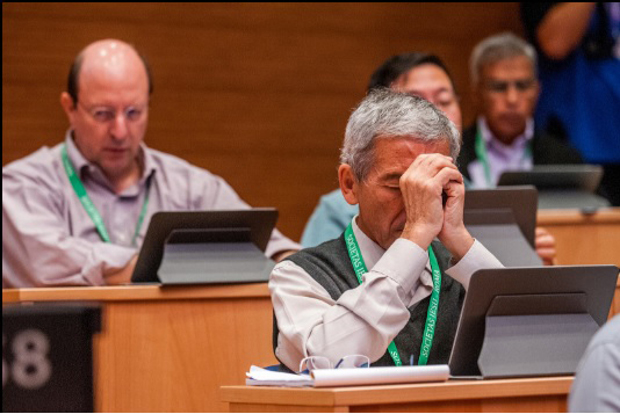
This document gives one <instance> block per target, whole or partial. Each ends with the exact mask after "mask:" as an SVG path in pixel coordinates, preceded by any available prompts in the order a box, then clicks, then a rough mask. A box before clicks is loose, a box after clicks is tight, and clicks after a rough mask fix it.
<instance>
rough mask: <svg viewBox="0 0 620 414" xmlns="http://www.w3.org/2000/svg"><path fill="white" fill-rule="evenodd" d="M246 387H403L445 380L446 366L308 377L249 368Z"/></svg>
mask: <svg viewBox="0 0 620 414" xmlns="http://www.w3.org/2000/svg"><path fill="white" fill-rule="evenodd" d="M246 376H247V377H248V378H247V379H246V382H245V383H246V385H279V386H286V387H338V386H347V385H373V384H406V383H414V382H434V381H447V380H448V377H449V376H450V369H449V368H448V366H447V365H424V366H420V365H418V366H402V367H370V368H340V369H317V370H313V371H311V372H310V375H297V374H287V373H283V372H273V371H268V370H266V369H263V368H259V367H257V366H254V365H252V367H251V368H250V372H247V373H246Z"/></svg>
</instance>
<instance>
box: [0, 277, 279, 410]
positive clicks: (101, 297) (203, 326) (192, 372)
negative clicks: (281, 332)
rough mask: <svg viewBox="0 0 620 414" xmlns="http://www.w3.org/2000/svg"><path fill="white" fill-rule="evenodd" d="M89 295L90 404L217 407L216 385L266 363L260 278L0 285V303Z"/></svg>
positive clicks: (265, 306) (267, 306) (266, 311)
mask: <svg viewBox="0 0 620 414" xmlns="http://www.w3.org/2000/svg"><path fill="white" fill-rule="evenodd" d="M49 301H96V302H100V303H102V305H103V330H102V333H101V334H100V335H98V336H97V337H96V339H95V367H94V368H95V409H96V410H97V411H100V412H162V411H164V412H173V411H175V412H179V411H180V412H196V411H199V412H208V411H211V412H214V411H215V412H222V411H225V410H226V409H227V405H226V404H225V403H223V402H221V401H220V399H219V395H218V392H219V388H220V386H222V385H232V384H242V383H244V381H245V372H246V371H247V370H248V369H249V367H250V365H251V364H257V365H263V366H264V365H271V364H274V363H275V362H276V361H275V358H274V356H273V351H272V348H271V332H272V319H271V318H272V311H271V300H270V297H269V292H268V289H267V285H266V284H250V285H236V286H193V287H168V288H160V287H159V286H155V285H149V286H122V287H88V288H49V289H43V288H40V289H18V290H4V289H3V291H2V303H3V304H7V303H24V302H49Z"/></svg>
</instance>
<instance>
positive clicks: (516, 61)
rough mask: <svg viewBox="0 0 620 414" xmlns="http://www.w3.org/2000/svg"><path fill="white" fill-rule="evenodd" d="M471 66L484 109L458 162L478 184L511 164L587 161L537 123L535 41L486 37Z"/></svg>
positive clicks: (491, 182)
mask: <svg viewBox="0 0 620 414" xmlns="http://www.w3.org/2000/svg"><path fill="white" fill-rule="evenodd" d="M470 72H471V73H470V77H471V84H472V87H473V94H474V101H475V103H476V104H477V107H478V111H479V113H480V115H479V116H478V119H477V121H476V123H475V124H474V125H472V126H470V127H469V128H466V129H465V130H464V131H463V150H462V151H461V154H460V157H459V159H458V166H459V168H460V169H461V173H462V174H463V176H465V178H466V179H469V180H470V182H471V183H472V187H473V188H493V187H495V186H496V185H497V182H498V181H499V178H500V176H501V175H502V173H503V172H504V171H507V170H531V169H532V166H533V165H538V164H576V163H581V162H582V161H581V157H580V156H579V153H578V152H577V151H576V150H575V149H573V148H571V147H569V146H568V145H567V144H565V143H563V142H561V141H560V140H559V139H557V138H556V137H554V136H551V135H549V134H547V133H544V132H542V131H539V130H537V129H536V128H535V125H534V120H533V114H534V110H535V109H536V103H537V101H538V95H539V92H540V85H539V83H538V79H537V72H536V51H535V50H534V47H532V45H530V44H529V43H527V42H526V41H525V40H523V39H521V38H519V37H517V36H515V35H514V34H512V33H508V32H507V33H500V34H498V35H494V36H490V37H488V38H486V39H483V40H482V41H481V42H480V43H478V45H476V47H475V48H474V50H473V51H472V54H471V58H470ZM547 264H551V263H547Z"/></svg>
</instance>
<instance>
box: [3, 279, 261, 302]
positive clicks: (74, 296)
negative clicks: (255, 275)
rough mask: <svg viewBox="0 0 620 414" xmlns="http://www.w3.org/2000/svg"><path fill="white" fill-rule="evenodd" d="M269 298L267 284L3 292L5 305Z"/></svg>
mask: <svg viewBox="0 0 620 414" xmlns="http://www.w3.org/2000/svg"><path fill="white" fill-rule="evenodd" d="M261 297H266V298H268V297H269V289H268V288H267V284H266V283H255V284H239V285H202V286H197V285H196V286H161V285H158V284H152V285H150V284H149V285H127V286H97V287H93V286H86V287H54V288H24V289H2V303H12V302H39V301H41V302H49V301H61V300H62V301H83V300H86V301H88V300H94V301H103V302H106V301H115V302H118V301H148V300H185V299H221V298H229V299H234V298H237V299H241V298H261Z"/></svg>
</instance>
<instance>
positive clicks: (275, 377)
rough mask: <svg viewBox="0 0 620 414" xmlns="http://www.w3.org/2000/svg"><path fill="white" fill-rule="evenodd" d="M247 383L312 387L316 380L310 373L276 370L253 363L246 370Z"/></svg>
mask: <svg viewBox="0 0 620 414" xmlns="http://www.w3.org/2000/svg"><path fill="white" fill-rule="evenodd" d="M245 376H246V377H247V378H246V379H245V385H279V386H282V387H311V386H312V385H314V384H313V383H314V381H313V380H312V378H311V377H310V375H297V374H287V373H286V372H275V371H269V370H267V369H264V368H261V367H257V366H256V365H252V366H251V367H250V372H246V373H245Z"/></svg>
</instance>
